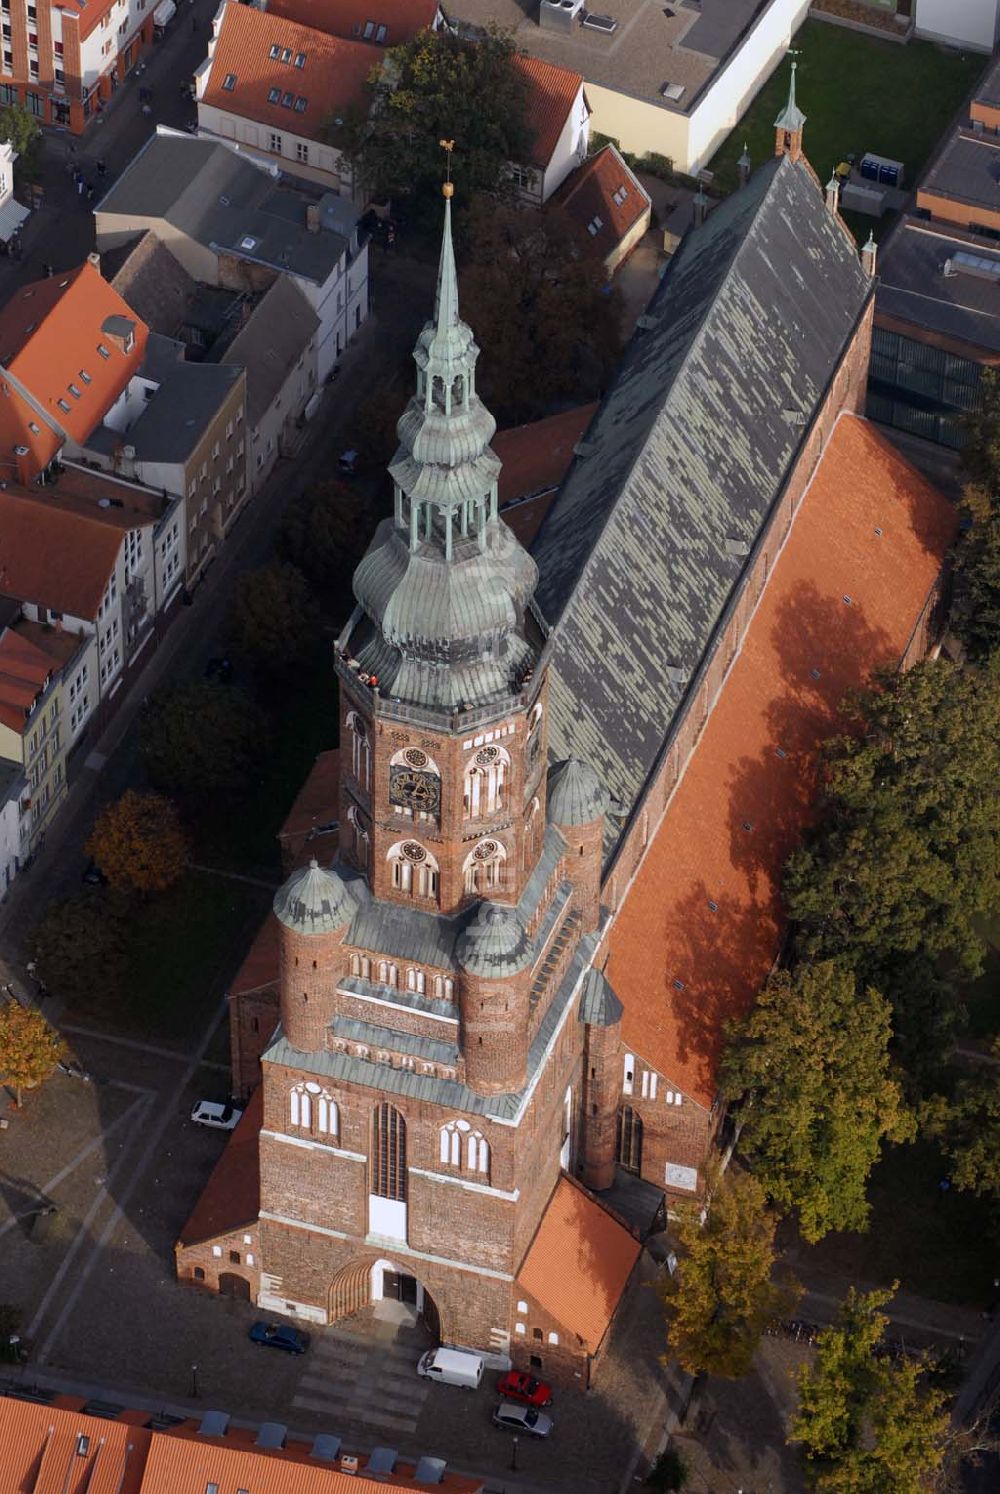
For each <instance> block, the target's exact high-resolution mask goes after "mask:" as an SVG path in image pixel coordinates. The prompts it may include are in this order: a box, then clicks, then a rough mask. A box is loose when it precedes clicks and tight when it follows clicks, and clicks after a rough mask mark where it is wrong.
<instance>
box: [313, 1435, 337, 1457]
mask: <svg viewBox="0 0 1000 1494" xmlns="http://www.w3.org/2000/svg"><path fill="white" fill-rule="evenodd" d="M340 1444H341V1439H340V1438H339V1437H337V1436H335V1435H334V1434H333V1432H320V1433H319V1435H318V1436H316V1437H314V1438H313V1445H312V1448H311V1450H310V1453H309V1456H310V1457H311V1458H327V1459H329V1460H330V1461H331V1462H332V1461H333V1460H334V1458H336V1456H337V1454H338V1453H339V1452H340Z"/></svg>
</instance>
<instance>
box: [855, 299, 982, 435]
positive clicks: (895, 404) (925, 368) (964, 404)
mask: <svg viewBox="0 0 1000 1494" xmlns="http://www.w3.org/2000/svg"><path fill="white" fill-rule="evenodd" d="M981 376H982V366H981V364H979V363H976V362H975V361H974V360H972V359H971V358H959V357H956V355H955V354H954V353H946V352H944V351H943V350H942V349H941V348H934V347H930V346H929V345H928V344H927V343H925V342H915V341H914V340H913V339H912V338H910V337H904V336H903V335H902V334H901V333H899V332H888V331H886V329H885V328H884V327H878V326H876V327H874V328H873V329H872V357H871V366H870V368H869V371H868V416H869V419H871V420H878V421H881V423H882V424H883V425H891V426H895V427H896V429H897V430H903V431H910V432H911V433H912V434H913V435H915V436H923V437H924V439H925V440H927V441H936V442H937V444H938V445H939V446H951V447H953V448H955V449H958V448H959V447H960V446H961V445H962V444H963V439H964V438H963V433H962V428H961V417H962V415H963V414H964V413H965V412H966V411H967V410H974V409H975V408H976V406H977V404H978V403H979V381H980V378H981Z"/></svg>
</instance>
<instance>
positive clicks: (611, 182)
mask: <svg viewBox="0 0 1000 1494" xmlns="http://www.w3.org/2000/svg"><path fill="white" fill-rule="evenodd" d="M556 205H557V206H558V207H560V208H561V209H562V210H563V212H564V213H568V214H569V216H570V217H571V218H572V219H573V221H574V223H576V224H577V226H578V227H579V228H580V229H581V231H582V232H583V233H585V234H586V236H587V245H588V247H589V248H590V250H591V252H592V253H593V254H594V255H596V256H597V257H598V258H599V259H600V261H601V263H602V264H603V265H604V267H605V269H606V270H607V272H608V274H609V275H613V274H614V272H615V270H617V268H618V266H619V265H620V264H622V263H623V262H624V261H625V260H626V259H627V258H628V256H629V255H630V254H631V253H632V250H633V249H634V248H635V246H636V245H637V244H638V242H639V240H640V239H641V238H642V236H643V234H644V233H645V232H646V230H647V229H648V227H649V220H650V216H651V214H652V211H653V201H652V198H651V197H650V195H649V193H648V192H647V191H646V189H645V187H644V186H643V185H642V183H641V182H640V181H639V178H638V177H637V176H636V175H635V173H634V172H633V171H630V170H629V168H628V167H627V166H626V164H625V162H624V161H623V160H622V158H621V156H620V154H619V153H618V151H617V150H616V149H615V147H614V146H613V145H606V146H605V147H604V149H603V150H599V151H598V152H597V154H596V155H593V156H591V157H590V160H589V161H587V162H586V163H585V164H584V165H583V166H580V167H579V168H578V169H577V170H576V171H574V173H573V175H572V176H571V177H569V178H568V180H567V181H566V182H565V183H564V185H563V188H562V191H561V192H560V193H559V196H558V197H557V198H556Z"/></svg>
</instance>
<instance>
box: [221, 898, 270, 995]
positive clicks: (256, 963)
mask: <svg viewBox="0 0 1000 1494" xmlns="http://www.w3.org/2000/svg"><path fill="white" fill-rule="evenodd" d="M278 945H279V941H278V920H277V919H276V918H275V917H274V916H273V915H272V914H270V913H269V914H268V915H267V918H266V919H265V920H264V922H263V923H262V924H261V926H260V928H259V929H258V930H257V936H256V938H255V939H254V941H253V943H252V944H251V946H250V948H249V950H248V951H247V957H246V959H245V960H244V961H243V964H242V965H241V966H240V968H239V970H238V971H237V973H236V975H235V977H234V979H233V980H232V981H231V982H230V986H229V996H230V998H232V997H234V996H248V995H249V994H250V992H251V991H263V990H266V989H267V987H268V986H273V985H274V984H275V983H276V981H277V979H278Z"/></svg>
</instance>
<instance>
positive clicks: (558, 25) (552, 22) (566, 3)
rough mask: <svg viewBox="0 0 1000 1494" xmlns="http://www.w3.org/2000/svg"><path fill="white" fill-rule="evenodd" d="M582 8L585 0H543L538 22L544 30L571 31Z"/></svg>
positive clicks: (539, 9) (539, 8)
mask: <svg viewBox="0 0 1000 1494" xmlns="http://www.w3.org/2000/svg"><path fill="white" fill-rule="evenodd" d="M582 10H583V0H541V3H540V4H539V7H538V24H539V26H540V27H541V29H542V30H543V31H565V32H569V31H572V29H573V22H574V21H575V20H576V18H577V16H578V15H579V14H580V12H581V11H582Z"/></svg>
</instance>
